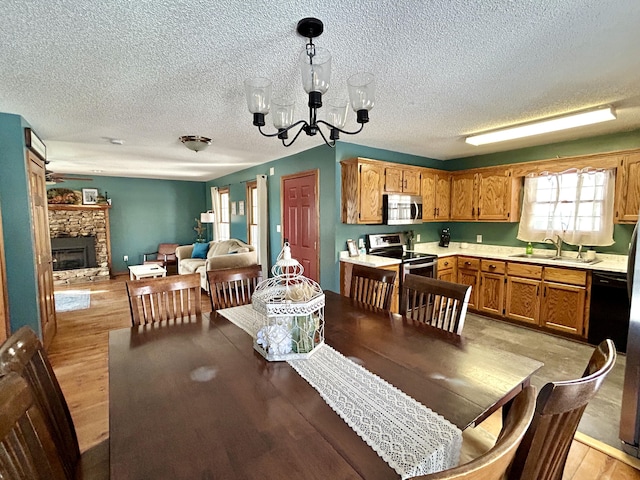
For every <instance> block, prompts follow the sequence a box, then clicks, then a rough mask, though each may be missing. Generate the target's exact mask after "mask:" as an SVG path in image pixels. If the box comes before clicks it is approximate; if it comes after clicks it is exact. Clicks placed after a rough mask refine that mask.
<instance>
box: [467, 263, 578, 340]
mask: <svg viewBox="0 0 640 480" xmlns="http://www.w3.org/2000/svg"><path fill="white" fill-rule="evenodd" d="M466 261H468V260H466ZM466 266H467V268H468V267H469V265H466ZM458 268H459V272H460V262H459V263H458ZM473 273H475V272H472V271H471V270H468V271H467V272H466V273H465V274H463V275H462V276H461V275H460V274H459V275H458V283H464V284H467V285H470V284H472V283H473ZM590 287H591V285H590V276H589V275H588V273H587V271H586V270H577V269H572V268H557V267H547V266H545V267H542V266H539V265H534V264H530V263H517V262H500V261H492V260H485V259H483V260H482V261H481V263H480V272H479V285H478V293H477V297H476V299H477V303H476V304H475V306H474V307H471V305H469V307H470V308H472V309H473V310H476V311H477V312H479V313H487V314H491V315H493V316H499V317H505V318H508V319H511V320H516V321H518V322H522V323H527V324H530V325H536V326H539V327H544V328H545V329H550V330H554V331H556V332H559V333H565V334H570V335H573V336H580V337H583V338H586V337H587V329H586V324H587V322H586V321H585V319H586V318H587V317H588V315H589V312H588V305H587V302H588V297H589V295H588V292H589V290H590Z"/></svg>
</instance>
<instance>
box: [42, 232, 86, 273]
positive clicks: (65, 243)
mask: <svg viewBox="0 0 640 480" xmlns="http://www.w3.org/2000/svg"><path fill="white" fill-rule="evenodd" d="M51 254H52V259H53V270H54V271H62V270H75V269H79V268H93V267H97V266H98V264H97V262H96V238H95V237H94V236H86V237H59V238H52V239H51Z"/></svg>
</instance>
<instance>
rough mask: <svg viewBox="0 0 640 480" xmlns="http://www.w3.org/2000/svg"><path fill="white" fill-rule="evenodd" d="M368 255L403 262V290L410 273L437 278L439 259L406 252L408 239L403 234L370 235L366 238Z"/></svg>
mask: <svg viewBox="0 0 640 480" xmlns="http://www.w3.org/2000/svg"><path fill="white" fill-rule="evenodd" d="M365 243H366V248H367V253H368V254H369V255H378V256H380V257H389V258H397V259H398V260H400V261H401V263H400V272H399V283H400V288H401V289H402V279H403V278H404V276H405V275H406V274H408V273H411V274H413V275H422V276H423V277H432V278H435V277H436V273H437V272H436V268H437V265H438V257H437V256H436V255H429V254H427V253H418V252H414V251H406V250H405V248H404V246H405V244H406V239H405V236H404V234H402V233H382V234H370V235H367V236H366V237H365Z"/></svg>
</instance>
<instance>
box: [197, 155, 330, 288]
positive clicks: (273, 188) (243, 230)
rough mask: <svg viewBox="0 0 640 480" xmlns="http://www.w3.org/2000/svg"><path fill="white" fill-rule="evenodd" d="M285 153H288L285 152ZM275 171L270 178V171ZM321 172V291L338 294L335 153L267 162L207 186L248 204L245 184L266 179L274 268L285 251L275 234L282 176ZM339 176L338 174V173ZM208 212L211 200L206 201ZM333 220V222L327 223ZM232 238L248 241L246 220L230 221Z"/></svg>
mask: <svg viewBox="0 0 640 480" xmlns="http://www.w3.org/2000/svg"><path fill="white" fill-rule="evenodd" d="M285 151H286V150H285ZM271 167H273V168H274V169H275V172H274V175H269V169H270V168H271ZM315 169H317V170H318V171H319V183H320V285H321V286H322V288H326V289H331V290H335V285H337V283H336V280H335V275H334V270H335V268H336V260H335V259H336V253H335V249H334V245H335V236H336V223H337V222H336V221H335V217H334V215H335V212H336V211H337V209H338V208H339V206H340V205H339V204H340V202H339V198H340V197H339V194H338V195H336V191H335V176H336V164H335V157H334V151H333V149H331V148H329V147H327V146H325V145H321V146H318V147H314V148H312V149H310V150H306V151H304V152H301V153H296V154H293V155H289V156H287V157H283V158H281V159H278V160H274V161H272V162H267V163H264V164H262V165H259V166H257V167H252V168H248V169H245V170H242V171H240V172H236V173H232V174H230V175H226V176H224V177H221V178H217V179H215V180H212V181H211V182H208V183H207V190H208V189H209V187H227V186H228V187H229V196H230V201H232V202H238V201H240V200H244V201H245V202H246V183H247V182H248V181H253V180H255V179H256V176H257V175H267V191H268V198H269V209H268V210H269V256H270V264H269V267H271V265H273V264H274V263H275V260H276V258H277V256H278V254H279V253H280V250H281V248H282V234H281V233H280V232H277V231H276V227H275V226H276V225H281V224H282V219H281V216H280V208H281V205H280V182H281V179H282V177H283V176H286V175H292V174H294V173H299V172H304V171H307V170H315ZM338 175H339V173H338ZM207 202H208V205H209V208H210V205H211V199H210V198H208V199H207ZM327 219H330V221H327ZM230 230H231V237H235V238H240V239H242V240H244V241H246V240H247V217H246V211H245V215H243V216H240V215H235V216H232V217H231V227H230Z"/></svg>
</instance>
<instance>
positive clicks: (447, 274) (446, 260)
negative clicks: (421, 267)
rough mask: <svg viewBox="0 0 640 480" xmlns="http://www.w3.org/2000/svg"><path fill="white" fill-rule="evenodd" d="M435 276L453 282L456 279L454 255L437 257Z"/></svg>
mask: <svg viewBox="0 0 640 480" xmlns="http://www.w3.org/2000/svg"><path fill="white" fill-rule="evenodd" d="M436 276H437V278H438V280H444V281H445V282H454V283H455V282H456V281H457V276H456V257H443V258H439V259H438V268H437V272H436Z"/></svg>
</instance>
